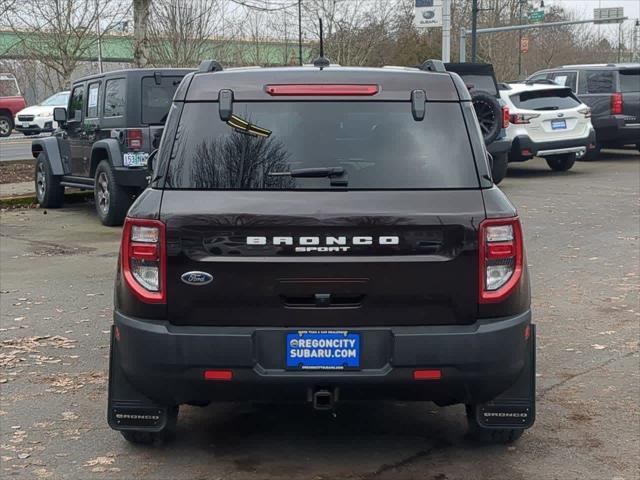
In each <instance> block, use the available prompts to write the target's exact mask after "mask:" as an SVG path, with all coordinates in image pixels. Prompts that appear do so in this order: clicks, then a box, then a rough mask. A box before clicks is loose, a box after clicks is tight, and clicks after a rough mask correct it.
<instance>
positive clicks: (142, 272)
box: [120, 217, 167, 303]
mask: <svg viewBox="0 0 640 480" xmlns="http://www.w3.org/2000/svg"><path fill="white" fill-rule="evenodd" d="M120 256H121V265H122V274H123V276H124V279H125V282H126V284H127V286H128V287H129V288H130V289H131V291H132V292H133V293H134V294H135V295H136V297H138V298H139V299H140V300H142V301H143V302H146V303H164V302H165V301H166V291H167V289H166V271H167V267H166V259H167V255H166V241H165V226H164V223H162V222H160V221H158V220H147V219H137V218H129V217H127V218H126V220H125V222H124V228H123V230H122V246H121V250H120Z"/></svg>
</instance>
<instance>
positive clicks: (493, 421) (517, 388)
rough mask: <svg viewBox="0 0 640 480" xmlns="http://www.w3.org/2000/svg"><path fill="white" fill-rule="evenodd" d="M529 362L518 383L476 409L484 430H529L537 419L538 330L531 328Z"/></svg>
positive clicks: (478, 419)
mask: <svg viewBox="0 0 640 480" xmlns="http://www.w3.org/2000/svg"><path fill="white" fill-rule="evenodd" d="M528 349H529V351H528V355H527V361H526V363H525V366H524V368H523V369H522V373H521V374H520V377H519V378H518V381H517V382H516V383H515V384H514V385H513V386H512V387H511V388H509V389H508V390H507V391H505V392H504V393H502V394H501V395H500V396H498V397H497V398H495V399H493V400H492V401H490V402H487V403H484V404H480V405H476V407H475V410H476V411H475V415H476V419H477V421H478V424H479V425H481V426H482V427H485V428H529V427H531V426H532V425H533V422H534V421H535V417H536V371H535V365H536V358H535V356H536V330H535V325H531V336H530V338H529V342H528Z"/></svg>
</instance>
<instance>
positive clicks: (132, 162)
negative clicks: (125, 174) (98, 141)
mask: <svg viewBox="0 0 640 480" xmlns="http://www.w3.org/2000/svg"><path fill="white" fill-rule="evenodd" d="M148 158H149V154H148V153H146V152H134V153H125V154H124V156H123V157H122V163H123V164H124V166H125V167H146V166H147V160H148Z"/></svg>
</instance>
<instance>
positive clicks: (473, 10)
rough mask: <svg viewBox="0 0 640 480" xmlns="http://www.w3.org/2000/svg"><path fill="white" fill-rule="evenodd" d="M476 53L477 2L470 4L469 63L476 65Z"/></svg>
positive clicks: (474, 0) (475, 0)
mask: <svg viewBox="0 0 640 480" xmlns="http://www.w3.org/2000/svg"><path fill="white" fill-rule="evenodd" d="M477 51H478V0H473V2H472V3H471V63H476V54H477Z"/></svg>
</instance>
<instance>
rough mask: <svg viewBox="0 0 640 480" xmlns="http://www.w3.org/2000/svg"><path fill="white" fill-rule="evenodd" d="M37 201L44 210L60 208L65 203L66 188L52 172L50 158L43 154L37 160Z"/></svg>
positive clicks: (35, 177)
mask: <svg viewBox="0 0 640 480" xmlns="http://www.w3.org/2000/svg"><path fill="white" fill-rule="evenodd" d="M34 182H35V189H36V200H37V201H38V203H39V204H40V206H41V207H43V208H60V207H61V206H62V204H63V203H64V187H63V186H61V185H60V177H59V176H56V175H54V174H53V173H52V172H51V164H50V163H49V157H47V154H46V153H45V152H41V153H40V154H39V155H38V159H37V160H36V170H35V175H34Z"/></svg>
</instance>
